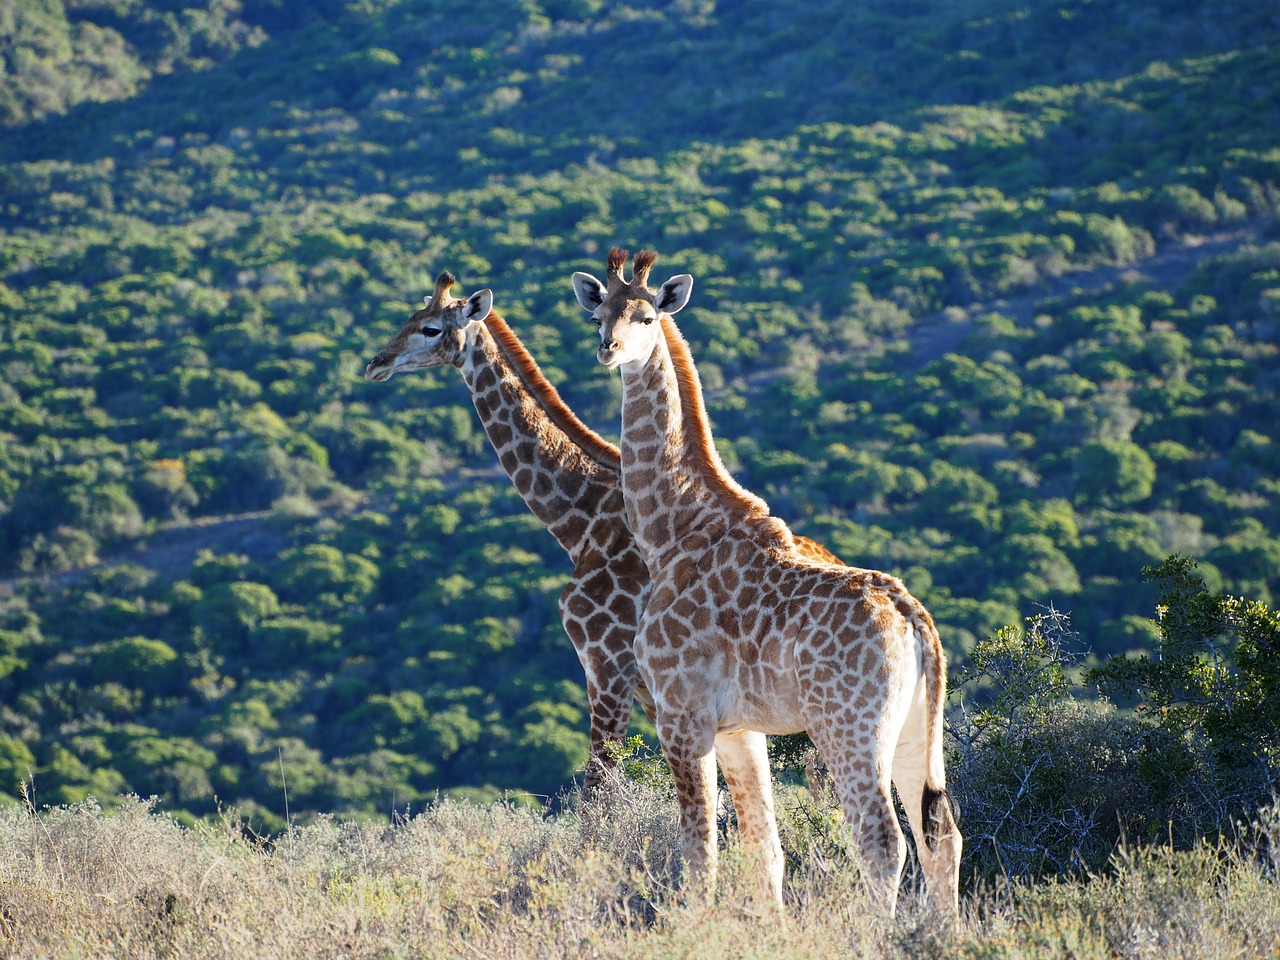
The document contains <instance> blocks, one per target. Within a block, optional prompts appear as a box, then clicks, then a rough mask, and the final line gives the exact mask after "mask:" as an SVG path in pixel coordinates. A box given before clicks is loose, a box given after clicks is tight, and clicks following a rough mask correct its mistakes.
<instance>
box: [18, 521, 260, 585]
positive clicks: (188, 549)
mask: <svg viewBox="0 0 1280 960" xmlns="http://www.w3.org/2000/svg"><path fill="white" fill-rule="evenodd" d="M270 516H271V511H270V510H259V511H255V512H252V513H240V514H232V515H227V516H221V517H197V518H196V519H194V520H191V521H189V522H187V523H182V524H177V523H174V524H168V525H166V526H164V527H161V528H160V529H159V530H157V531H156V532H155V533H153V534H151V535H149V536H146V537H143V538H140V539H139V540H137V541H135V542H134V543H133V544H131V545H130V546H129V547H128V548H127V549H125V550H122V551H119V552H117V553H112V554H111V555H110V556H104V557H102V558H101V559H99V560H98V562H97V563H94V564H90V565H89V566H87V567H77V568H76V569H75V570H66V571H62V572H60V573H45V574H36V575H33V576H29V577H23V576H18V577H6V578H3V579H0V597H10V596H13V595H14V593H16V592H17V591H18V590H19V588H20V587H22V586H25V585H27V584H36V585H37V586H39V588H40V589H41V590H46V591H51V590H61V589H63V588H64V587H68V586H70V585H72V584H73V583H76V582H77V581H79V580H83V579H84V578H85V577H87V576H89V575H90V574H92V573H93V572H94V571H95V570H101V569H104V568H106V567H113V566H117V565H119V564H122V563H136V564H138V565H139V566H141V567H146V568H147V569H148V570H154V571H155V572H156V573H158V574H161V575H163V576H165V577H167V578H171V579H177V578H178V577H181V576H182V575H184V574H185V573H186V572H187V571H188V570H190V569H191V566H192V564H194V563H195V560H196V557H197V556H198V555H199V553H200V551H201V550H204V549H208V548H216V549H217V550H218V551H219V552H221V553H243V554H247V555H248V556H250V557H251V558H253V559H266V558H269V557H274V556H276V554H278V553H279V552H280V550H281V549H283V548H284V545H285V539H284V537H283V536H281V535H280V534H279V533H276V532H275V531H274V530H272V529H271V527H270V525H269V524H268V523H267V520H268V518H269V517H270Z"/></svg>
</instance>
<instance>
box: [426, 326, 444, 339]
mask: <svg viewBox="0 0 1280 960" xmlns="http://www.w3.org/2000/svg"><path fill="white" fill-rule="evenodd" d="M422 335H423V336H424V337H438V336H440V328H439V327H423V328H422Z"/></svg>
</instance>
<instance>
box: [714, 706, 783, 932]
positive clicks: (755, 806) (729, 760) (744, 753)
mask: <svg viewBox="0 0 1280 960" xmlns="http://www.w3.org/2000/svg"><path fill="white" fill-rule="evenodd" d="M716 760H718V761H719V763H720V769H721V770H722V771H724V779H725V782H726V783H727V784H728V785H729V793H730V794H731V795H732V796H733V808H734V810H735V811H736V812H737V815H738V829H739V831H740V832H741V834H742V842H743V843H744V844H745V845H746V846H748V847H749V848H751V850H750V852H751V855H752V856H754V857H756V858H757V860H758V862H759V865H760V868H761V870H762V874H761V877H760V881H761V902H762V903H764V904H772V905H773V906H774V907H776V908H778V909H781V907H782V875H783V872H784V868H785V863H784V860H783V856H782V841H781V840H779V839H778V818H777V812H776V810H775V809H774V804H773V781H772V779H771V777H770V775H769V751H768V745H767V743H766V741H765V736H764V734H763V733H758V732H756V731H754V730H736V731H734V732H732V733H721V734H719V735H717V736H716Z"/></svg>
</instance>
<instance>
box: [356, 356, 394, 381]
mask: <svg viewBox="0 0 1280 960" xmlns="http://www.w3.org/2000/svg"><path fill="white" fill-rule="evenodd" d="M393 373H395V361H394V359H392V358H390V357H384V356H382V355H378V356H376V357H374V358H373V359H372V360H370V361H369V365H368V366H367V367H365V368H364V378H365V379H366V380H373V381H374V382H376V383H381V382H382V381H384V380H390V379H391V375H392V374H393Z"/></svg>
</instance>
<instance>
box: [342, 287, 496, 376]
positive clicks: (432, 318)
mask: <svg viewBox="0 0 1280 960" xmlns="http://www.w3.org/2000/svg"><path fill="white" fill-rule="evenodd" d="M456 282H457V281H456V280H455V279H454V277H453V274H451V273H449V272H448V271H447V270H446V271H445V272H444V273H442V274H440V276H439V278H438V279H437V280H436V289H435V292H434V293H433V294H432V295H431V296H429V297H425V298H424V300H425V302H426V306H425V307H423V308H422V309H421V310H419V311H418V312H417V313H415V314H414V315H413V316H412V317H410V318H409V322H408V323H406V324H405V325H404V327H403V328H402V329H401V330H400V332H399V333H397V334H396V335H395V336H394V337H392V338H391V340H390V341H389V342H388V343H387V345H386V346H385V347H383V348H382V349H381V350H379V351H378V355H377V356H375V357H374V358H373V359H372V360H370V361H369V366H368V367H366V368H365V371H364V378H365V379H366V380H390V379H391V376H392V374H395V373H403V372H404V371H406V370H426V369H427V368H428V367H439V366H443V365H444V364H449V363H451V364H454V365H455V366H456V365H458V364H460V363H461V362H462V349H463V344H464V343H465V340H466V337H465V336H464V334H463V330H464V328H465V327H466V326H467V324H469V323H480V322H481V321H483V320H484V318H485V317H487V316H488V315H489V311H490V310H492V309H493V291H492V290H477V291H476V292H475V293H473V294H472V295H471V296H469V297H467V299H465V300H460V299H458V298H457V297H452V296H450V295H449V290H450V288H451V287H452V286H453V285H454V284H455V283H456Z"/></svg>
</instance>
